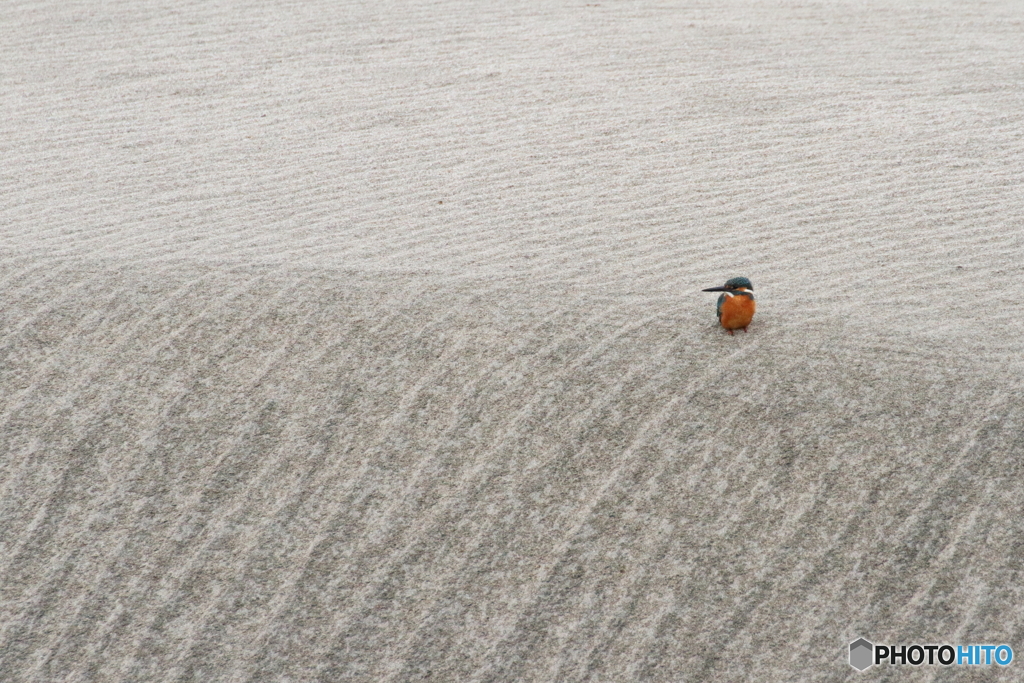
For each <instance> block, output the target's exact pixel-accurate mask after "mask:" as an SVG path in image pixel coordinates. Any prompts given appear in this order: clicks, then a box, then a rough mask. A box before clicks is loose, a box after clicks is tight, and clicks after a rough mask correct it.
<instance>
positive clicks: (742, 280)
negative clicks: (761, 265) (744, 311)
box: [704, 277, 754, 292]
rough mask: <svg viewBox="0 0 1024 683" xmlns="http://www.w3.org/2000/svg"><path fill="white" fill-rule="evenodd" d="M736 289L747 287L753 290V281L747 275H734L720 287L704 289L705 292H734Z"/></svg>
mask: <svg viewBox="0 0 1024 683" xmlns="http://www.w3.org/2000/svg"><path fill="white" fill-rule="evenodd" d="M737 289H749V290H750V291H751V292H753V291H754V283H752V282H751V281H750V278H748V277H734V278H732V279H730V280H726V282H725V285H724V286H722V287H710V288H708V289H705V290H704V291H705V292H734V291H736V290H737Z"/></svg>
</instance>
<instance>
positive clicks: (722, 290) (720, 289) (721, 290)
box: [700, 287, 729, 292]
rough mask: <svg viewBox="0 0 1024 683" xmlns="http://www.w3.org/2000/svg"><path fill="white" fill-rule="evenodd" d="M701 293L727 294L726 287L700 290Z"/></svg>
mask: <svg viewBox="0 0 1024 683" xmlns="http://www.w3.org/2000/svg"><path fill="white" fill-rule="evenodd" d="M700 291H702V292H728V291H729V288H728V287H708V288H707V289H702V290H700Z"/></svg>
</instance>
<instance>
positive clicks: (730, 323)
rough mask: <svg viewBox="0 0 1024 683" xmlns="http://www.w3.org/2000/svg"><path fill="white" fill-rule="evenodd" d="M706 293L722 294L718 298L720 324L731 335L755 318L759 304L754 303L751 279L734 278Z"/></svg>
mask: <svg viewBox="0 0 1024 683" xmlns="http://www.w3.org/2000/svg"><path fill="white" fill-rule="evenodd" d="M703 291H705V292H721V293H722V295H721V296H720V297H718V322H720V323H722V327H724V328H725V329H726V331H727V332H728V333H729V334H732V333H733V330H738V329H740V328H741V327H742V328H743V331H744V332H746V331H747V325H749V324H750V321H751V320H752V319H753V317H754V311H755V310H757V304H756V303H754V284H753V283H752V282H751V281H750V278H745V277H734V278H732V279H731V280H729V281H727V282H726V283H725V284H724V285H722V286H721V287H709V288H707V289H705V290H703Z"/></svg>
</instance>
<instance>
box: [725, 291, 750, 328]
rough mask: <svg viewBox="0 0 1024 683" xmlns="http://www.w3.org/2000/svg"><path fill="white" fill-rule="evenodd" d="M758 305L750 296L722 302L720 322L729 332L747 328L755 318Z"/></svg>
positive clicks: (727, 298)
mask: <svg viewBox="0 0 1024 683" xmlns="http://www.w3.org/2000/svg"><path fill="white" fill-rule="evenodd" d="M756 309H757V304H756V303H754V300H753V299H751V298H750V297H749V296H742V295H740V296H730V297H726V299H725V301H723V302H722V311H721V315H720V316H719V320H720V321H721V323H722V327H724V328H725V329H727V330H738V329H740V328H741V327H746V326H747V325H749V324H750V321H751V320H753V318H754V311H755V310H756Z"/></svg>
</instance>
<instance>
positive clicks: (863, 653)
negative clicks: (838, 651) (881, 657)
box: [850, 638, 875, 671]
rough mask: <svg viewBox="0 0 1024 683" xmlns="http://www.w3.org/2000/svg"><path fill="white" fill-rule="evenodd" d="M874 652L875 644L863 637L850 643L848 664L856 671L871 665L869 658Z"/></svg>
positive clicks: (871, 657)
mask: <svg viewBox="0 0 1024 683" xmlns="http://www.w3.org/2000/svg"><path fill="white" fill-rule="evenodd" d="M874 654H875V646H874V645H872V644H871V643H870V642H869V641H867V640H864V639H863V638H858V639H857V640H855V641H853V642H852V643H850V666H852V667H853V668H854V669H856V670H857V671H863V670H864V669H866V668H868V667H869V666H871V663H872V662H871V660H872V659H873V655H874Z"/></svg>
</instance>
